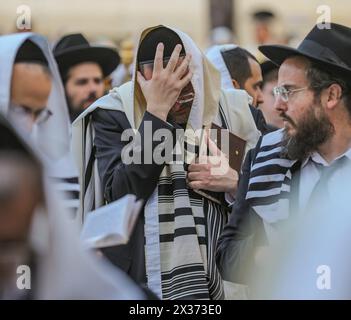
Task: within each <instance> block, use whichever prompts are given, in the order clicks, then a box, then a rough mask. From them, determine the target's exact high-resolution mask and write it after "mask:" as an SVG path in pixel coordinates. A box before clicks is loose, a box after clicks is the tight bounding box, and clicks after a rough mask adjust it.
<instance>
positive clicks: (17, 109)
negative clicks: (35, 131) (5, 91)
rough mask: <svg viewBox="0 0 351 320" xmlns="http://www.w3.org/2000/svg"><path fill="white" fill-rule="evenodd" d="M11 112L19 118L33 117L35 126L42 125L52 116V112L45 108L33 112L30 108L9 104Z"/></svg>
mask: <svg viewBox="0 0 351 320" xmlns="http://www.w3.org/2000/svg"><path fill="white" fill-rule="evenodd" d="M11 110H12V112H13V113H14V114H17V115H18V116H20V117H29V116H30V117H33V118H34V120H35V122H36V123H37V124H40V123H44V122H45V121H47V120H48V119H49V117H50V116H51V115H52V112H51V111H50V110H49V109H48V108H46V107H45V108H43V109H40V110H36V111H34V110H32V109H31V108H28V107H25V106H22V105H19V104H14V103H11Z"/></svg>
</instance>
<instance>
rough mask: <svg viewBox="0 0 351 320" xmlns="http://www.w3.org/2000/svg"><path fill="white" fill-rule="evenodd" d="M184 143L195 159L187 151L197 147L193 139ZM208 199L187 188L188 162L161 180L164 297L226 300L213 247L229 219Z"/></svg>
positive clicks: (169, 168)
mask: <svg viewBox="0 0 351 320" xmlns="http://www.w3.org/2000/svg"><path fill="white" fill-rule="evenodd" d="M184 145H185V147H186V149H185V157H186V159H187V160H188V161H191V159H193V158H194V157H195V156H196V154H192V155H191V154H189V153H190V151H189V150H198V148H197V147H196V146H195V145H194V144H192V145H191V143H189V141H187V143H185V144H184ZM204 201H205V200H204V199H203V198H202V197H201V196H200V195H198V194H197V193H195V192H194V191H193V190H191V189H188V188H187V184H186V171H185V170H184V164H175V163H171V164H168V165H166V166H165V168H164V170H163V172H162V174H161V176H160V179H159V184H158V216H159V225H160V226H159V239H160V243H159V245H160V265H161V287H162V298H163V299H221V298H223V295H224V294H223V286H222V279H221V277H220V275H219V272H218V270H217V267H216V264H215V258H214V248H215V247H216V242H217V238H218V235H219V232H220V230H221V229H222V227H223V224H224V223H225V218H224V217H223V218H222V216H223V213H222V211H224V210H221V207H220V206H215V205H213V204H212V203H207V205H204ZM225 215H226V213H225ZM146 254H147V252H146ZM147 260H148V259H147Z"/></svg>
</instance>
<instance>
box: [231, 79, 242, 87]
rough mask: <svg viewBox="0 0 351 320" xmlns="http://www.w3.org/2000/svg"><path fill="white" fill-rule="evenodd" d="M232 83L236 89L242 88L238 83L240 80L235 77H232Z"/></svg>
mask: <svg viewBox="0 0 351 320" xmlns="http://www.w3.org/2000/svg"><path fill="white" fill-rule="evenodd" d="M232 83H233V86H234V88H235V89H240V85H239V83H238V81H236V80H235V79H232Z"/></svg>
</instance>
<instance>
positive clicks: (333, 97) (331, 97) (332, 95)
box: [326, 83, 342, 109]
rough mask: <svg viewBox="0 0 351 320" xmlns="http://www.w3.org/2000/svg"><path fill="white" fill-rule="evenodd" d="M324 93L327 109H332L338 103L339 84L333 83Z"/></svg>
mask: <svg viewBox="0 0 351 320" xmlns="http://www.w3.org/2000/svg"><path fill="white" fill-rule="evenodd" d="M326 95H327V96H326V103H327V109H334V108H335V106H336V105H337V104H338V103H339V101H340V99H341V96H342V88H341V86H340V85H339V84H337V83H333V84H332V85H331V86H330V87H329V88H328V89H327V90H326Z"/></svg>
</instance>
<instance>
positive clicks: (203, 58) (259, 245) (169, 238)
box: [0, 23, 351, 300]
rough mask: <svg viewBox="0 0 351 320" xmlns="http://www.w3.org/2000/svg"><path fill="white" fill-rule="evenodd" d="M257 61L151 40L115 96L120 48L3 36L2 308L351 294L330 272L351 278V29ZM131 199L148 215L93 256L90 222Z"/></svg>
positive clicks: (178, 35) (148, 32) (185, 40)
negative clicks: (23, 276)
mask: <svg viewBox="0 0 351 320" xmlns="http://www.w3.org/2000/svg"><path fill="white" fill-rule="evenodd" d="M259 50H260V52H261V54H263V55H264V56H265V57H266V61H264V62H262V63H260V62H259V60H258V58H256V56H255V55H254V54H252V53H250V52H249V51H248V50H246V49H245V48H242V47H239V46H237V45H235V44H232V43H228V44H223V45H215V46H213V47H211V48H209V49H208V50H207V51H206V53H203V52H202V51H201V50H200V49H199V48H198V46H197V45H196V43H195V42H194V41H193V40H192V39H191V38H190V37H189V36H188V35H187V34H185V33H184V32H182V31H180V30H177V29H174V28H170V27H166V26H162V25H159V26H154V27H150V28H147V29H145V30H144V31H143V32H142V33H141V36H140V40H139V43H138V45H137V46H136V49H135V53H134V54H135V58H134V62H133V63H131V59H128V61H129V62H128V65H127V67H126V68H125V70H128V72H129V70H132V71H131V79H129V80H128V78H129V76H128V74H127V75H126V76H125V77H124V79H125V80H128V81H126V82H124V83H121V84H119V85H118V86H115V87H113V88H108V83H109V82H108V81H106V79H107V78H108V77H113V74H115V73H116V70H118V68H119V67H120V66H119V64H120V62H121V60H122V62H123V57H122V59H120V56H119V54H118V52H117V51H116V50H115V49H112V48H108V47H103V46H93V45H91V44H90V43H89V42H88V40H87V39H86V38H85V37H84V36H83V35H82V34H69V35H65V36H63V37H62V38H61V39H60V40H59V41H58V42H57V43H56V44H55V46H54V47H53V49H51V46H50V45H49V43H48V41H47V40H46V39H45V37H43V36H41V35H39V34H35V33H17V34H9V35H4V36H0V131H1V134H0V173H1V179H0V247H1V250H0V297H1V298H2V299H52V298H54V299H55V298H58V299H71V298H78V299H94V298H95V299H215V300H219V299H243V298H244V299H245V298H251V297H257V296H259V297H263V298H271V297H276V298H281V297H288V298H289V297H294V298H304V297H308V298H325V297H328V298H330V297H332V298H335V297H337V298H340V297H341V298H350V297H351V296H350V290H349V288H347V286H346V283H348V281H347V280H349V279H350V276H349V274H348V273H347V272H337V274H338V277H339V278H338V282H337V283H340V285H338V286H335V287H334V286H333V289H332V290H329V291H328V295H326V294H325V291H323V290H319V288H318V287H317V286H316V285H315V284H316V277H317V276H318V274H317V275H316V274H315V268H316V267H315V264H317V265H318V264H320V265H326V264H328V265H329V266H330V268H332V269H333V270H340V269H342V268H344V269H345V265H346V266H348V265H349V259H348V256H347V254H346V251H347V250H346V247H345V250H344V245H345V243H347V239H346V238H344V239H343V240H342V241H340V239H339V238H338V235H340V234H342V231H343V230H347V229H345V227H346V226H347V227H348V226H350V222H349V221H351V220H350V218H349V217H348V215H347V199H348V194H347V191H348V185H347V181H349V180H348V177H349V175H350V174H351V149H350V148H351V82H350V80H349V79H350V78H351V58H350V54H349V53H350V51H351V29H350V28H348V27H346V26H342V25H338V24H335V23H332V24H331V26H330V28H327V29H325V28H319V26H318V25H316V26H314V27H313V28H312V30H311V31H310V32H309V33H308V34H307V35H306V36H305V38H304V39H303V40H302V41H301V43H300V45H299V46H298V47H297V48H291V47H288V46H283V45H275V44H270V45H262V46H260V47H259ZM349 50H350V51H349ZM110 82H111V81H110ZM112 83H114V81H113V80H112ZM108 89H111V90H108ZM213 126H215V127H216V128H218V127H220V130H221V133H224V134H223V135H222V136H221V137H222V139H216V138H214V136H213V135H212V131H213V128H214V127H213ZM210 129H212V130H210ZM199 132H200V134H199ZM229 133H230V134H229ZM126 135H127V136H128V137H127V138H126ZM232 137H235V139H236V140H235V141H241V142H243V145H242V148H240V147H239V145H238V144H235V145H234V147H233V145H232V144H230V139H231V138H232ZM226 138H228V139H227V140H228V141H229V147H228V145H227V146H224V145H222V144H220V143H218V140H222V142H223V141H225V140H226ZM232 159H237V160H238V159H239V160H238V161H237V162H236V163H238V165H237V166H233V165H232ZM241 159H243V161H242V162H241ZM128 194H132V195H135V196H136V198H137V199H141V200H142V202H143V205H142V209H141V210H140V212H139V214H138V216H137V219H136V221H135V225H134V227H133V228H132V231H131V234H130V237H129V240H128V242H127V243H115V244H114V245H109V246H102V247H99V248H98V249H96V248H95V249H92V248H91V249H86V248H85V247H84V246H82V243H81V238H80V231H81V229H82V226H84V223H85V221H86V217H87V215H89V214H94V211H95V210H98V209H99V208H101V207H103V206H105V205H107V204H111V203H114V202H115V201H118V200H120V199H121V198H123V197H124V196H126V195H128ZM335 221H338V223H335ZM306 226H307V227H306ZM350 227H351V226H350ZM338 230H340V232H338ZM331 231H332V232H331ZM345 235H347V232H345ZM301 239H303V242H301ZM316 239H319V240H320V241H322V240H323V241H325V239H328V241H327V242H326V245H325V246H324V248H323V249H324V251H323V250H322V251H323V252H321V250H316V248H315V247H314V246H313V244H314V243H318V241H317V242H316ZM328 246H330V250H329V247H328ZM330 251H332V252H333V253H335V252H338V254H337V255H336V254H335V255H331V254H330ZM306 255H307V256H308V257H313V258H311V259H310V260H309V259H307V261H309V263H306V264H301V261H304V257H305V256H306ZM273 261H274V264H273V263H272V262H273ZM287 261H288V262H289V264H290V266H292V265H294V266H296V265H297V267H296V268H295V271H296V270H299V271H298V272H299V274H304V275H305V277H304V278H303V279H300V280H301V281H300V282H299V281H297V280H296V279H295V280H294V281H293V282H291V283H290V282H289V280H287V279H291V278H289V276H288V275H287V274H289V268H287ZM20 265H25V266H29V268H30V270H31V288H30V290H23V288H19V287H18V281H17V280H18V279H17V278H18V274H17V268H18V266H20ZM265 268H270V270H272V273H273V274H270V273H268V274H266V273H264V272H263V271H262V270H265ZM291 268H292V269H293V267H291ZM344 269H342V270H344ZM284 272H285V273H284ZM278 274H282V275H280V277H278V276H277V277H275V275H278ZM53 275H55V276H53ZM285 276H286V277H285ZM267 279H269V281H268V280H267ZM306 279H307V280H306ZM291 281H292V280H291ZM292 283H294V285H295V286H290V287H291V288H292V289H291V290H290V291H289V293H286V292H285V291H284V288H286V286H289V285H291V284H292ZM297 283H298V284H299V285H297ZM262 292H263V293H262ZM301 292H304V293H305V295H304V294H303V293H301Z"/></svg>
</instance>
